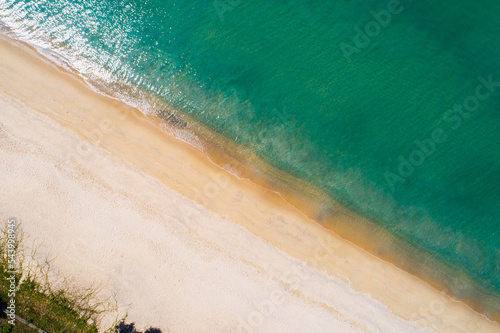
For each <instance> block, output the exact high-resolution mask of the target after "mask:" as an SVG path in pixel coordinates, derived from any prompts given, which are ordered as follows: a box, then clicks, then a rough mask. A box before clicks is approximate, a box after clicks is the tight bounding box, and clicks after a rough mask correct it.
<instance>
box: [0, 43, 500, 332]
mask: <svg viewBox="0 0 500 333" xmlns="http://www.w3.org/2000/svg"><path fill="white" fill-rule="evenodd" d="M0 45H1V50H2V54H3V55H5V56H7V57H9V59H8V60H5V59H2V61H3V62H4V64H7V63H9V61H10V63H9V64H11V66H10V67H11V68H10V69H9V68H5V67H6V66H5V65H2V67H1V68H0V69H1V70H2V74H7V75H6V76H5V77H8V78H9V79H10V82H5V83H4V82H2V83H1V84H0V86H1V90H2V91H3V92H4V93H6V94H8V95H10V96H11V97H14V98H15V99H17V100H20V101H22V102H23V103H25V104H26V105H27V106H29V107H30V108H32V109H34V110H37V111H38V112H40V113H41V114H43V115H44V116H46V117H49V118H51V119H52V120H54V121H55V122H57V123H58V124H59V125H61V126H63V127H64V128H66V129H67V130H68V131H69V132H72V133H73V132H74V133H76V134H77V135H79V136H80V137H83V138H85V139H86V140H87V146H85V145H84V144H83V145H80V146H76V147H72V148H73V151H70V152H68V151H66V154H67V156H66V159H67V160H68V161H69V162H68V165H67V167H68V168H70V169H72V168H74V166H75V165H80V167H81V169H82V170H83V169H85V166H84V165H83V164H84V163H86V162H87V161H88V160H91V159H92V157H93V155H99V154H98V153H97V151H98V150H100V149H104V150H106V151H107V152H109V153H111V154H112V155H113V156H115V157H116V158H118V159H119V160H122V161H127V162H128V163H130V165H132V166H133V167H134V168H136V169H138V170H140V171H142V172H143V173H144V174H147V175H148V176H151V177H153V178H155V179H157V180H159V181H160V182H161V183H163V184H164V185H166V186H167V187H168V188H171V189H174V190H175V191H177V192H180V193H182V194H183V195H184V196H186V197H188V198H190V199H192V200H194V201H196V202H199V203H201V204H202V205H203V206H204V207H206V208H208V209H209V210H210V211H212V212H214V213H215V214H217V215H219V216H223V217H227V218H228V219H230V220H231V221H233V222H235V223H236V224H238V225H240V226H242V227H243V228H244V229H246V230H249V231H250V232H251V233H252V234H254V235H257V236H258V237H259V238H261V239H264V241H265V242H267V243H269V244H272V245H274V246H275V247H277V248H278V249H280V250H281V251H284V252H286V253H288V254H289V255H291V256H292V257H295V258H298V259H300V260H301V261H303V262H305V263H308V265H307V266H310V265H312V266H314V267H316V268H319V269H320V270H323V271H326V272H328V273H329V274H330V275H333V276H337V277H339V276H343V277H344V278H342V280H344V281H348V282H349V284H350V285H351V286H352V287H353V288H354V289H355V290H358V291H361V292H364V293H368V294H370V295H371V296H372V297H374V298H375V299H377V300H378V301H380V302H381V303H382V304H384V305H386V306H388V308H389V309H390V310H391V311H392V312H394V313H395V314H396V315H398V316H400V317H402V318H404V319H406V320H416V321H417V322H418V321H419V320H420V322H421V323H423V322H425V323H426V325H428V327H432V326H434V325H437V326H436V327H437V328H438V330H441V329H448V328H449V326H448V325H453V326H452V327H453V329H454V330H455V331H457V332H460V331H466V330H464V329H465V328H466V323H470V322H474V323H478V324H479V325H483V326H481V330H482V331H483V330H484V331H488V330H491V331H494V330H496V329H498V327H499V326H498V324H497V323H494V322H490V321H488V320H486V319H485V318H484V317H483V316H481V315H479V314H477V313H475V312H473V311H471V310H469V309H468V308H467V306H465V304H463V303H455V302H453V301H451V300H450V299H449V298H448V297H446V296H444V295H443V294H442V293H440V292H438V291H437V290H435V289H434V288H432V287H430V286H429V285H428V284H426V283H425V282H423V281H421V280H418V279H417V278H415V277H413V276H411V275H410V274H408V273H405V272H404V271H402V270H400V269H398V268H396V267H395V266H394V265H392V264H390V263H388V262H385V261H382V260H380V259H378V258H376V257H375V256H373V255H370V254H368V252H366V251H364V250H362V249H361V248H359V247H357V246H354V245H353V244H352V243H350V242H347V241H345V240H344V239H342V238H340V237H338V236H336V235H335V234H333V233H332V232H327V230H326V229H325V228H324V227H322V226H321V225H319V224H317V223H315V222H314V221H312V220H309V219H308V218H307V217H306V216H305V215H304V214H302V213H301V212H300V211H298V210H297V209H295V207H293V204H294V202H293V201H292V203H291V204H290V203H288V201H286V200H285V199H284V198H283V197H282V196H280V195H279V194H277V193H276V192H272V191H270V190H267V189H265V188H264V187H262V186H260V185H257V184H255V183H251V182H250V181H248V180H245V179H238V178H237V177H236V176H234V175H230V174H229V173H227V172H225V171H221V169H220V168H219V167H217V166H216V163H217V161H215V163H214V162H210V161H209V160H208V159H207V158H206V156H205V155H204V154H203V153H201V152H200V151H199V150H197V149H196V148H194V147H192V146H190V145H188V144H186V143H184V142H181V141H180V140H176V139H173V138H171V137H168V135H166V134H165V133H163V132H162V131H161V129H160V128H159V126H158V119H155V118H153V117H146V116H144V115H143V114H142V113H140V112H139V111H137V110H134V109H133V108H131V107H128V106H125V105H123V104H122V103H120V102H119V101H117V100H112V99H111V98H107V97H104V96H99V95H98V94H97V93H95V92H93V91H92V90H91V89H90V88H89V87H88V86H86V85H85V84H84V83H83V82H82V81H83V80H81V79H77V78H75V77H74V75H70V74H67V73H64V72H63V71H61V70H59V71H57V70H56V69H55V68H54V67H53V66H51V65H49V64H47V63H46V62H45V61H43V60H40V59H37V58H35V57H34V55H30V54H28V53H26V51H23V50H20V49H19V46H13V45H12V43H9V44H8V43H7V41H6V40H5V39H4V38H1V40H0ZM16 57H18V59H15V58H16ZM20 64H22V65H23V66H20ZM34 73H36V74H37V75H33V74H34ZM44 78H47V87H45V86H43V87H42V88H41V86H42V83H43V84H45V79H44ZM48 78H50V80H49V79H48ZM49 87H50V88H49ZM36 90H39V91H38V94H37V95H35V96H34V95H33V94H30V92H31V93H32V92H33V91H36ZM49 96H51V97H52V99H51V98H47V97H49ZM77 101H79V102H81V101H87V102H89V101H90V103H87V104H86V105H85V104H82V103H78V102H77ZM70 105H72V106H75V105H76V106H80V107H79V110H78V111H79V112H82V113H78V111H76V109H75V110H73V111H72V112H69V111H68V110H67V109H68V107H69V106H70ZM103 110H105V112H103ZM155 121H156V122H155ZM160 147H161V148H162V149H161V150H160ZM165 148H168V151H169V153H170V154H171V155H170V156H165V155H164V154H163V152H164V151H165V150H164V149H165ZM180 168H186V170H184V169H183V170H179V169H180ZM244 178H246V177H244ZM252 179H253V178H252ZM265 180H266V179H265V178H264V181H265ZM103 183H105V181H103ZM124 191H125V190H124ZM243 193H244V194H243ZM313 193H314V192H313ZM238 196H239V197H240V198H239V199H238V200H236V201H235V198H238ZM287 199H288V198H287ZM297 200H298V198H297ZM231 206H233V208H231ZM148 209H149V210H151V209H153V210H154V208H148ZM151 213H154V211H153V212H151ZM346 214H348V213H347V212H346ZM276 215H279V216H281V217H283V220H284V221H285V222H282V221H280V220H279V219H275V220H273V219H272V218H271V219H270V218H269V217H270V216H271V217H273V216H276ZM263 221H266V222H267V221H269V223H263ZM271 221H272V222H271ZM270 223H272V225H270ZM285 226H286V227H285ZM299 242H300V244H301V246H300V247H297V246H296V245H297V244H299ZM368 276H370V277H371V278H372V279H373V281H367V277H368ZM389 280H396V281H398V283H399V285H398V286H396V284H397V283H395V284H394V285H393V286H391V287H389V286H387V282H386V281H389ZM410 286H411V287H410ZM407 290H413V293H412V295H413V297H411V296H410V295H408V296H405V297H403V298H404V299H399V298H398V297H397V295H399V294H401V293H404V292H407ZM412 298H415V299H416V298H419V299H420V302H418V304H407V303H408V302H409V301H410V300H411V299H412ZM410 303H411V302H410ZM422 304H425V306H426V307H427V308H428V310H429V311H427V312H429V313H427V314H422V313H421V311H420V308H421V307H422ZM435 304H439V305H438V306H437V308H438V309H444V310H443V311H438V312H439V316H436V315H435V314H433V313H432V312H433V311H432V310H433V309H434V310H436V309H435V308H436V305H435ZM434 312H436V311H434ZM415 314H416V315H415ZM444 314H449V316H444ZM440 316H442V317H441V318H440ZM412 317H413V318H412ZM438 320H439V322H438ZM439 325H441V326H439ZM460 325H461V326H460ZM439 327H441V329H439ZM444 327H447V328H444Z"/></svg>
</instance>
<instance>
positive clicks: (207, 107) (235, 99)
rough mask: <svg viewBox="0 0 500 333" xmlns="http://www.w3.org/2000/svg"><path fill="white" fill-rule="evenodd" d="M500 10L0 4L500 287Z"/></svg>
mask: <svg viewBox="0 0 500 333" xmlns="http://www.w3.org/2000/svg"><path fill="white" fill-rule="evenodd" d="M499 15H500V3H499V2H495V1H491V0H477V1H460V2H458V3H457V1H451V0H442V1H438V2H435V1H428V0H425V1H410V0H407V1H403V0H402V1H401V2H397V1H394V0H391V1H388V2H385V1H356V0H340V1H335V2H331V3H329V4H325V3H323V2H320V1H315V0H307V1H306V0H288V1H280V0H266V1H263V0H255V1H251V2H250V1H242V0H231V1H229V0H220V1H219V0H217V1H194V2H193V1H184V0H180V1H177V0H175V1H174V0H151V1H137V0H135V1H134V0H132V1H114V0H107V1H106V0H102V1H99V0H83V1H81V0H80V1H74V0H34V1H28V0H0V21H1V22H2V24H3V26H4V27H8V28H9V31H11V32H14V33H15V34H16V37H17V38H19V39H22V40H24V41H27V42H29V43H31V44H32V45H36V46H38V47H42V48H45V49H48V50H51V51H52V52H54V53H55V54H58V55H59V56H61V57H62V58H64V59H65V60H66V61H67V62H68V63H69V64H71V66H72V67H74V68H76V69H77V70H78V71H79V72H80V73H82V74H83V75H84V76H86V77H88V78H89V79H91V80H92V81H93V82H99V84H101V85H104V86H106V87H108V88H109V89H118V88H116V87H118V86H119V87H120V89H121V90H122V91H121V93H122V94H124V95H123V96H130V95H131V94H133V92H134V91H135V89H136V88H139V89H140V90H142V91H148V92H151V93H152V94H154V95H156V96H158V97H160V98H161V99H163V100H164V101H165V102H166V103H168V104H170V105H173V106H174V107H175V108H176V109H177V110H179V111H180V112H183V113H186V114H189V115H190V116H191V117H193V118H194V119H196V120H197V121H198V122H200V123H202V124H205V125H207V126H208V127H209V128H211V129H213V130H214V131H216V132H218V133H220V134H223V135H224V136H226V137H227V138H229V139H231V140H234V141H236V142H238V143H240V144H242V145H244V146H246V147H248V148H250V149H251V150H253V151H254V152H256V153H257V154H258V155H259V156H261V157H262V158H263V159H264V160H265V161H267V162H268V163H269V164H271V165H273V166H275V167H278V168H280V169H282V170H285V171H286V172H288V173H290V174H292V175H294V176H297V177H299V178H302V179H305V180H307V181H309V182H311V183H312V184H314V185H316V186H318V187H320V188H321V189H323V190H324V191H326V192H327V193H328V194H329V195H331V196H332V197H333V198H335V199H336V200H338V201H339V202H341V203H342V204H343V205H345V206H346V207H347V208H349V209H351V210H353V211H355V212H357V213H359V214H361V215H363V216H365V217H367V218H369V219H371V220H373V221H374V222H375V223H377V224H378V225H380V226H382V227H383V228H385V229H386V230H387V231H388V232H390V233H391V234H393V235H395V236H396V237H398V238H399V239H402V240H403V241H405V242H406V243H408V244H412V245H413V246H415V247H417V248H419V249H421V250H422V249H423V250H424V251H426V252H427V253H429V254H430V255H431V256H432V257H433V258H435V259H436V260H438V261H440V262H443V263H446V264H448V265H450V266H451V267H453V269H456V270H457V271H460V272H464V273H466V274H467V275H469V276H470V277H472V278H473V279H474V280H476V281H477V283H478V284H479V285H481V286H483V287H484V288H486V290H487V293H486V294H483V295H481V296H480V297H479V296H478V297H479V298H483V297H484V298H491V299H495V298H496V297H498V295H500V231H499V230H500V189H499V188H500V149H499V143H500V128H499V124H500V66H498V63H499V62H500V53H499V51H500V37H499V36H500V24H498V17H499ZM360 31H361V32H360ZM497 82H498V83H497ZM124 87H128V88H127V89H129V90H128V91H129V93H128V95H127V93H124V92H123V89H124ZM136 103H138V105H139V107H140V106H141V105H142V104H141V102H140V101H139V102H138V101H137V100H136ZM144 105H146V104H144ZM146 108H147V107H146V106H144V107H143V111H144V112H150V111H151V110H146ZM193 126H194V125H193ZM414 260H418V258H414ZM443 283H445V284H454V283H455V284H456V283H457V282H456V281H443ZM450 288H451V289H452V290H454V292H455V295H454V296H455V297H457V298H459V299H461V298H465V297H466V296H465V294H466V293H467V291H466V290H465V289H464V290H463V293H464V295H460V293H461V289H460V287H456V286H455V287H453V286H452V287H450ZM499 303H500V300H499ZM488 311H490V312H491V313H495V311H496V310H493V309H491V310H486V312H488ZM491 313H489V314H490V315H491ZM496 315H498V313H497V314H496Z"/></svg>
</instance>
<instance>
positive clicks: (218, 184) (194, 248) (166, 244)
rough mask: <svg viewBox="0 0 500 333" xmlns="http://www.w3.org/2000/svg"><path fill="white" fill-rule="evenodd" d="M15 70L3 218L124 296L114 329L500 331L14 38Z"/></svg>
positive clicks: (0, 51)
mask: <svg viewBox="0 0 500 333" xmlns="http://www.w3.org/2000/svg"><path fill="white" fill-rule="evenodd" d="M0 60H1V61H0V154H1V162H0V188H1V192H0V218H1V220H2V221H7V218H8V217H16V218H17V219H19V221H20V222H21V223H22V228H23V230H24V232H25V233H26V234H27V235H28V236H29V239H30V240H33V241H34V242H35V243H37V244H40V249H39V254H40V255H41V256H43V255H50V256H52V257H53V258H54V259H53V261H52V269H53V270H54V275H55V276H65V277H67V278H68V279H69V280H70V281H72V282H74V283H75V284H76V285H80V286H83V287H84V286H88V285H91V284H98V285H100V286H101V287H102V293H103V295H104V296H106V295H108V296H109V295H115V297H116V300H117V301H118V303H119V304H120V305H121V307H120V312H119V313H117V314H108V315H107V316H106V317H105V318H104V320H103V322H102V329H104V328H106V327H108V326H109V325H111V323H112V322H113V320H114V319H115V318H116V316H123V315H124V314H125V313H128V321H130V322H132V321H134V322H136V324H137V326H138V327H140V328H143V327H146V326H150V325H153V326H157V327H159V328H161V329H162V330H164V332H167V331H168V332H498V331H500V325H499V324H498V323H495V322H491V321H489V320H487V319H486V318H485V317H484V316H482V315H480V314H478V313H476V312H474V311H472V310H470V309H469V308H468V307H467V306H466V305H465V304H463V303H459V302H454V301H452V300H451V299H449V298H448V297H446V296H445V295H444V294H443V293H441V292H439V291H437V290H435V289H433V288H432V287H431V286H430V285H428V284H427V283H425V282H424V281H422V280H419V279H417V278H415V277H413V276H411V275H410V274H408V273H406V272H404V271H402V270H400V269H398V268H396V267H395V266H393V265H392V264H390V263H388V262H385V261H383V260H381V259H378V258H376V257H374V256H372V255H370V254H369V253H367V252H366V251H364V250H362V249H361V248H359V247H357V246H356V245H354V244H352V243H350V242H348V241H346V240H344V239H342V238H340V237H338V236H336V235H335V234H334V233H332V232H330V231H328V230H326V229H325V228H323V227H322V226H321V225H319V224H317V223H316V222H314V221H312V220H310V219H308V218H307V217H306V216H305V215H303V214H302V213H301V212H300V211H298V210H297V209H296V208H294V207H293V206H292V205H290V204H288V203H287V202H286V201H284V200H283V199H282V198H281V197H280V196H279V195H278V194H276V193H274V192H272V191H270V190H266V189H264V188H262V187H261V186H259V185H257V184H254V183H252V182H250V181H248V180H241V179H238V178H237V177H235V176H233V175H231V174H229V173H227V172H225V171H224V170H222V169H220V168H219V167H218V166H217V165H215V164H214V163H211V161H210V160H209V159H208V158H207V157H206V156H205V155H203V154H202V153H201V152H200V151H198V150H197V149H195V148H193V147H192V146H190V145H188V144H186V143H184V142H182V141H180V140H177V139H175V138H173V137H171V136H169V135H168V134H166V133H165V132H163V131H162V130H161V129H160V127H159V126H158V119H154V118H153V117H146V116H144V115H143V114H141V113H140V112H139V111H137V110H135V109H133V108H131V107H129V106H127V105H125V104H123V103H121V102H119V101H116V100H113V99H111V98H108V97H104V96H102V95H99V94H97V93H96V92H94V91H92V89H90V88H89V87H88V86H87V85H86V84H85V83H84V82H83V80H82V79H80V78H78V77H76V76H75V75H73V74H71V73H67V72H65V71H64V70H61V69H59V68H57V67H56V66H54V65H52V64H50V63H48V62H47V61H45V60H43V59H41V58H40V57H39V56H37V54H36V53H35V52H34V51H33V50H31V49H29V48H28V47H26V46H24V45H22V44H20V43H18V42H13V41H11V40H8V39H6V38H3V37H2V38H1V39H0Z"/></svg>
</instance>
